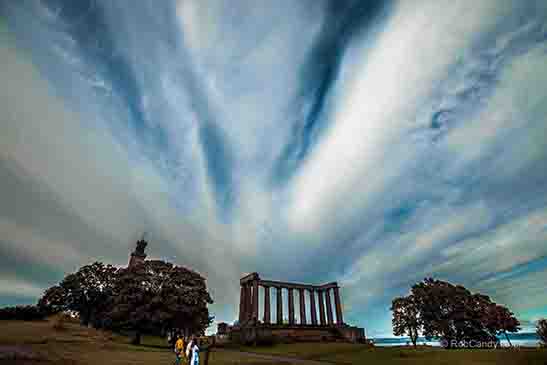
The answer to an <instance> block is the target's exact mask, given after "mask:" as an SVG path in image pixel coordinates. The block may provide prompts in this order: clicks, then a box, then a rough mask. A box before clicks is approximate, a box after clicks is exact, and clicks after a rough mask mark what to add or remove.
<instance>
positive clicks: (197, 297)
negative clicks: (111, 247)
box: [105, 260, 212, 344]
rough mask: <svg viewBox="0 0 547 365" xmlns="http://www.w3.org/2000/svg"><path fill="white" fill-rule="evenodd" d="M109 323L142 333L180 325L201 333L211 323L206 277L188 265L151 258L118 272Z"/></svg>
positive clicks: (137, 334) (135, 341)
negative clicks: (181, 265) (175, 264)
mask: <svg viewBox="0 0 547 365" xmlns="http://www.w3.org/2000/svg"><path fill="white" fill-rule="evenodd" d="M111 298H112V301H111V303H110V308H111V309H110V311H109V312H108V313H107V314H106V316H105V321H106V325H107V326H109V327H111V328H113V329H117V330H132V331H134V332H135V339H134V343H137V344H138V343H140V338H141V334H142V333H154V332H156V333H157V332H160V331H164V330H167V329H172V328H179V329H186V330H187V331H189V332H191V333H195V334H201V333H203V332H204V331H205V329H206V328H207V326H208V325H209V324H210V323H211V321H212V317H210V316H209V311H208V309H207V304H211V303H212V299H211V297H210V295H209V293H208V292H207V287H206V284H205V279H204V278H203V277H202V276H201V275H199V274H197V273H195V272H193V271H191V270H188V269H186V268H183V267H179V266H174V265H172V264H170V263H167V262H163V261H159V260H151V261H145V262H144V263H142V264H140V265H136V266H134V267H130V268H127V269H122V270H120V271H119V272H118V275H117V280H116V284H115V286H114V290H113V296H112V297H111Z"/></svg>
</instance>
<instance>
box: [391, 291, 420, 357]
mask: <svg viewBox="0 0 547 365" xmlns="http://www.w3.org/2000/svg"><path fill="white" fill-rule="evenodd" d="M390 309H391V310H392V311H393V318H392V324H393V334H394V335H395V336H405V335H408V336H409V337H410V340H411V341H412V344H413V345H414V347H416V342H417V341H418V334H419V332H420V330H421V328H422V322H421V317H420V308H419V307H418V303H417V301H416V298H415V297H414V295H412V294H411V295H409V296H406V297H400V298H395V299H393V301H392V303H391V308H390Z"/></svg>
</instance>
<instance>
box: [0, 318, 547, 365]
mask: <svg viewBox="0 0 547 365" xmlns="http://www.w3.org/2000/svg"><path fill="white" fill-rule="evenodd" d="M55 323H56V322H55V321H54V320H53V321H38V322H22V321H0V365H8V364H29V365H32V364H34V365H48V364H56V365H57V364H58V365H87V364H89V365H91V364H93V365H161V364H166V365H171V364H172V363H173V361H174V355H173V352H172V351H171V350H170V348H169V347H168V346H167V344H166V342H165V341H164V340H163V339H161V338H158V337H151V336H144V337H143V344H142V345H141V346H133V345H131V344H130V343H129V339H128V338H127V337H125V336H121V335H116V334H112V333H108V332H102V331H97V330H94V329H89V328H85V327H81V326H80V325H79V324H77V323H71V322H70V323H63V326H62V328H61V329H59V328H57V329H55V327H56V326H55ZM57 327H58V326H57ZM6 349H8V350H9V349H12V350H11V351H13V349H17V351H20V352H21V353H23V355H24V354H32V356H31V357H30V360H24V359H23V360H21V359H19V360H1V358H2V357H1V354H2V351H4V352H6ZM238 351H247V352H255V353H262V354H271V355H275V356H281V357H289V358H290V357H295V358H301V359H310V360H324V361H329V362H334V363H340V364H374V365H384V364H385V365H387V364H395V365H418V364H419V365H428V364H431V365H433V364H434V365H497V364H500V365H521V364H522V365H547V349H522V348H521V349H519V350H509V349H501V350H450V351H449V350H442V349H439V348H431V347H420V348H418V349H417V350H414V349H411V348H405V347H392V348H389V347H376V348H369V347H366V346H364V345H353V344H347V343H296V344H278V345H275V346H270V347H234V346H227V348H226V349H218V350H215V351H214V352H212V353H211V354H210V358H209V364H211V365H234V364H242V365H244V364H260V365H273V364H278V365H279V364H285V365H290V364H291V361H288V360H282V359H280V360H271V359H259V358H253V357H250V356H249V355H246V354H244V353H241V352H238ZM37 360H40V361H37ZM10 361H11V362H10Z"/></svg>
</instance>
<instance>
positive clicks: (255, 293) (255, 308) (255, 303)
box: [252, 280, 258, 321]
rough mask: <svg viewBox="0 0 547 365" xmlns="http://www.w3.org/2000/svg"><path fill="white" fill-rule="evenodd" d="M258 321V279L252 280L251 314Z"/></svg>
mask: <svg viewBox="0 0 547 365" xmlns="http://www.w3.org/2000/svg"><path fill="white" fill-rule="evenodd" d="M252 318H253V319H254V320H255V321H258V280H255V281H253V316H252Z"/></svg>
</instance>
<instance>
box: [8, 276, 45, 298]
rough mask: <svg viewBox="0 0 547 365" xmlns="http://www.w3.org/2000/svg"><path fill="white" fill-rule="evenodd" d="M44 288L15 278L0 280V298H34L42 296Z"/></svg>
mask: <svg viewBox="0 0 547 365" xmlns="http://www.w3.org/2000/svg"><path fill="white" fill-rule="evenodd" d="M44 290H45V288H41V287H38V286H36V285H34V284H32V283H29V282H26V281H21V280H18V279H17V278H0V296H6V297H8V296H17V297H28V298H36V297H39V296H40V295H42V293H43V292H44Z"/></svg>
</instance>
